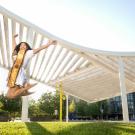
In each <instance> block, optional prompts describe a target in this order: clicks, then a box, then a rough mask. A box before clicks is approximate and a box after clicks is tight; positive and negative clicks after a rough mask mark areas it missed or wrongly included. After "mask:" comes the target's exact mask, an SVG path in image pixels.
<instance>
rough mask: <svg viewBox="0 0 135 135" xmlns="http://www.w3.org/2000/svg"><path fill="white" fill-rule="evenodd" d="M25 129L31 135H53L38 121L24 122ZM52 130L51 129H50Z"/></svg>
mask: <svg viewBox="0 0 135 135" xmlns="http://www.w3.org/2000/svg"><path fill="white" fill-rule="evenodd" d="M25 124H26V126H27V129H28V130H29V132H30V133H31V135H54V134H52V133H50V132H49V131H47V130H46V128H45V127H43V126H41V125H40V124H39V123H36V122H31V123H29V122H26V123H25ZM52 130H53V129H52Z"/></svg>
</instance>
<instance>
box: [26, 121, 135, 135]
mask: <svg viewBox="0 0 135 135" xmlns="http://www.w3.org/2000/svg"><path fill="white" fill-rule="evenodd" d="M25 124H26V125H27V128H28V130H29V132H30V133H31V134H32V135H134V134H135V126H134V125H133V124H132V125H130V124H125V125H124V124H122V123H121V124H120V123H119V124H118V123H106V122H105V123H104V122H103V123H102V122H94V123H71V122H70V123H65V122H63V123H55V122H54V123H51V122H50V123H46V122H45V123H35V122H32V123H25ZM49 130H50V131H49Z"/></svg>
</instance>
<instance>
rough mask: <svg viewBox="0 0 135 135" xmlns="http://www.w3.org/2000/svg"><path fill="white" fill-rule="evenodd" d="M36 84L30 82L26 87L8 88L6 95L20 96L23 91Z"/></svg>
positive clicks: (8, 96)
mask: <svg viewBox="0 0 135 135" xmlns="http://www.w3.org/2000/svg"><path fill="white" fill-rule="evenodd" d="M35 85H37V83H36V84H30V85H27V86H26V87H22V88H20V87H14V88H9V90H8V92H7V95H6V97H7V98H9V99H14V98H16V97H18V96H21V95H22V94H23V93H24V92H25V91H28V90H29V89H30V88H32V87H34V86H35Z"/></svg>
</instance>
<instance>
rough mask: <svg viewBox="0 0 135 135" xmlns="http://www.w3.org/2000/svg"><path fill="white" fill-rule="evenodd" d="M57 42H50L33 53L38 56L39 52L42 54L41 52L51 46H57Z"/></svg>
mask: <svg viewBox="0 0 135 135" xmlns="http://www.w3.org/2000/svg"><path fill="white" fill-rule="evenodd" d="M56 44H57V41H56V40H49V42H48V43H47V44H45V45H42V46H41V47H39V48H37V49H33V53H34V54H36V53H38V52H40V51H41V50H43V49H45V48H47V47H49V46H50V45H56Z"/></svg>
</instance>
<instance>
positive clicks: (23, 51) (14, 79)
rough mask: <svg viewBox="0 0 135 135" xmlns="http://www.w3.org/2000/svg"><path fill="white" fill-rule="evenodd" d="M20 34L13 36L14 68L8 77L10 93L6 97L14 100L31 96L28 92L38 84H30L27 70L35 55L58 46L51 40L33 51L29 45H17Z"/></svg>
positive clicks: (22, 43) (24, 43)
mask: <svg viewBox="0 0 135 135" xmlns="http://www.w3.org/2000/svg"><path fill="white" fill-rule="evenodd" d="M17 36H18V34H16V35H14V36H13V40H12V48H13V49H12V51H13V54H12V59H13V66H12V68H11V70H10V72H9V75H8V83H7V85H8V92H7V95H6V97H7V98H9V99H14V98H16V97H18V96H27V95H29V94H31V93H30V92H28V90H29V89H30V88H32V87H34V86H35V85H36V84H29V83H28V79H27V76H26V71H25V70H26V68H27V65H28V62H29V60H30V59H31V58H32V57H33V56H34V54H37V53H39V52H40V51H41V50H43V49H46V48H48V47H49V46H50V45H56V44H57V41H56V40H49V41H48V43H47V44H45V45H42V46H41V47H39V48H37V49H32V48H31V47H30V46H29V44H28V43H26V42H20V43H19V44H18V45H16V37H17Z"/></svg>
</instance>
